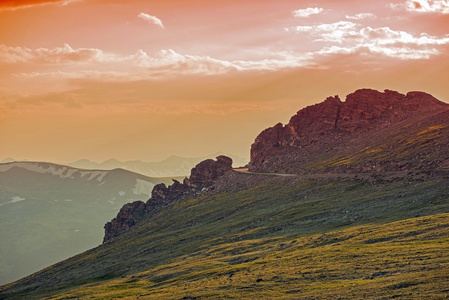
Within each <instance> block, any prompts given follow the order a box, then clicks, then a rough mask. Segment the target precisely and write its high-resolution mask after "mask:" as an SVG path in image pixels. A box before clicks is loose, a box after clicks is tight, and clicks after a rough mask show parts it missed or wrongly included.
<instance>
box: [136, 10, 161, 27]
mask: <svg viewBox="0 0 449 300" xmlns="http://www.w3.org/2000/svg"><path fill="white" fill-rule="evenodd" d="M137 17H138V18H140V19H142V20H144V21H146V22H148V23H150V24H154V25H157V26H159V27H161V28H165V26H164V24H162V21H161V19H159V18H157V17H155V16H152V15H149V14H146V13H143V12H141V13H140V14H138V15H137Z"/></svg>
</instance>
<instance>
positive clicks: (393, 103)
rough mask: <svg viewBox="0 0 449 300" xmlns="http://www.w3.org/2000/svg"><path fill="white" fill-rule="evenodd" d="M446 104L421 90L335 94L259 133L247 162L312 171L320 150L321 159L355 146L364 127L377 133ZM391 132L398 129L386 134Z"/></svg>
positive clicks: (259, 167)
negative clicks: (405, 93) (404, 92)
mask: <svg viewBox="0 0 449 300" xmlns="http://www.w3.org/2000/svg"><path fill="white" fill-rule="evenodd" d="M448 107H449V105H447V104H446V103H443V102H441V101H439V100H437V99H436V98H434V97H433V96H431V95H429V94H426V93H423V92H409V93H408V94H407V95H404V94H400V93H398V92H395V91H390V90H385V91H384V92H383V93H382V92H378V91H376V90H371V89H361V90H357V91H355V92H354V93H352V94H350V95H348V96H347V97H346V101H345V102H342V101H341V100H340V99H339V97H338V96H334V97H329V98H327V99H326V100H325V101H324V102H322V103H319V104H316V105H312V106H309V107H306V108H304V109H302V110H300V111H298V112H297V114H296V115H294V116H293V117H292V118H291V119H290V121H289V123H288V124H286V125H285V126H283V125H282V124H280V123H279V124H276V125H275V126H274V127H271V128H268V129H266V130H264V131H263V132H262V133H260V134H259V136H258V137H257V138H256V140H255V142H254V143H253V145H252V146H251V161H250V163H249V167H250V170H252V171H259V172H280V171H287V170H288V171H289V172H295V173H310V172H314V171H317V169H316V168H315V170H313V168H312V167H307V166H306V165H308V164H310V163H313V161H314V160H316V159H317V158H318V156H320V155H321V157H320V159H325V158H327V157H330V156H333V155H335V154H341V155H344V153H350V152H351V151H358V149H356V148H357V146H359V145H356V146H354V144H357V142H358V143H359V144H360V145H361V144H366V143H364V142H363V140H367V137H368V136H367V134H368V135H369V132H373V133H375V132H380V131H382V130H385V129H386V128H389V127H391V126H393V125H395V124H399V123H400V122H404V121H405V120H408V119H413V120H416V121H417V122H418V121H419V120H418V119H419V118H422V117H425V116H430V115H437V114H440V113H444V112H445V111H447V110H448V109H449V108H448ZM395 130H396V131H395ZM395 132H396V133H397V132H398V129H397V128H395V129H393V130H392V131H390V132H388V130H386V131H385V134H386V135H389V134H390V133H395ZM362 135H364V137H362ZM372 142H374V143H376V142H377V141H376V140H373V141H372ZM345 147H346V148H348V147H349V148H350V149H349V148H348V149H347V150H345ZM321 171H322V169H321Z"/></svg>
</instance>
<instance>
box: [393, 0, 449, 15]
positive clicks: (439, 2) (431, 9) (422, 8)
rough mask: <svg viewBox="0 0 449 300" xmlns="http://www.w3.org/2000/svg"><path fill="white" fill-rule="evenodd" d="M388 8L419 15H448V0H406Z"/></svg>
mask: <svg viewBox="0 0 449 300" xmlns="http://www.w3.org/2000/svg"><path fill="white" fill-rule="evenodd" d="M390 7H392V8H394V9H406V10H407V11H411V12H419V13H438V14H449V1H448V0H407V1H405V2H404V3H400V4H390Z"/></svg>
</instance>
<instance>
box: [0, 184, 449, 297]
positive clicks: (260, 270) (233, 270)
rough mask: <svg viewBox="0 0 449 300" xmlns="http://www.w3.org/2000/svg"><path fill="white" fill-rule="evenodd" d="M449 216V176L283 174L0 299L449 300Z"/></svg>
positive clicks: (155, 219)
mask: <svg viewBox="0 0 449 300" xmlns="http://www.w3.org/2000/svg"><path fill="white" fill-rule="evenodd" d="M240 176H245V175H240ZM448 212H449V181H448V180H445V179H438V180H437V179H435V180H429V181H425V182H408V181H397V182H383V183H377V184H376V183H375V184H372V183H368V182H364V181H357V180H347V181H317V182H315V181H299V180H298V179H295V178H290V179H278V178H276V179H273V180H272V181H271V182H268V183H266V184H263V185H261V186H258V187H255V188H251V189H247V190H244V191H240V192H229V193H223V194H216V195H209V196H203V197H200V198H195V199H188V200H185V201H182V202H179V203H176V204H175V205H172V206H169V207H166V208H164V209H162V210H161V211H159V212H158V213H157V214H155V215H153V216H152V217H151V218H149V219H148V220H146V221H145V222H142V223H141V224H140V225H138V226H136V227H135V228H134V229H133V230H131V231H130V232H129V233H127V234H124V235H122V236H120V237H118V238H117V239H115V240H114V241H112V242H110V243H108V244H105V245H101V246H99V247H97V248H95V249H92V250H89V251H87V252H85V253H82V254H80V255H78V256H75V257H73V258H71V259H69V260H66V261H64V262H61V263H59V264H56V265H54V266H52V267H50V268H47V269H46V270H43V271H42V272H40V273H36V274H34V275H33V276H31V277H28V278H25V279H23V280H21V281H19V282H17V283H15V284H11V285H8V286H6V287H3V288H0V298H1V297H7V298H18V299H20V298H22V299H23V298H27V299H33V298H41V297H47V296H51V295H59V296H55V298H57V299H59V298H60V299H63V298H64V297H67V298H69V297H81V298H86V299H89V298H123V297H124V298H126V297H129V299H133V298H132V297H134V296H136V295H145V298H148V299H153V298H154V299H182V298H183V297H199V298H198V299H219V298H228V299H232V298H234V299H243V298H251V297H255V298H258V299H261V298H265V299H270V298H271V299H274V298H276V299H278V298H279V299H282V298H285V299H297V298H302V299H313V298H314V297H315V298H316V297H319V296H320V295H328V298H336V299H338V297H342V298H343V299H344V298H354V297H356V296H357V295H359V293H361V294H360V295H365V294H366V295H375V294H376V293H377V294H376V295H379V296H378V297H377V298H376V299H382V298H388V297H390V296H391V295H400V294H401V293H404V295H407V297H409V298H417V299H418V298H419V297H421V296H422V295H423V294H425V295H427V296H429V297H430V298H432V297H437V296H438V297H440V296H442V295H443V296H444V293H445V292H444V288H443V286H444V284H443V282H445V281H447V280H446V279H448V261H447V257H449V256H448V255H447V254H449V253H447V251H448V249H449V247H448V224H449V216H448V215H447V214H445V213H448ZM423 216H427V217H423ZM401 220H402V221H401ZM397 221H399V222H397ZM395 222H396V223H395ZM385 272H387V273H385ZM111 274H112V275H111ZM379 274H380V275H379ZM104 276H106V277H104ZM371 277H372V278H371ZM105 279H107V280H105ZM99 280H100V281H99ZM2 289H3V290H2ZM338 295H341V296H338ZM158 297H159V298H158ZM373 297H374V296H373Z"/></svg>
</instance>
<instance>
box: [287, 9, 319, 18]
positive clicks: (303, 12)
mask: <svg viewBox="0 0 449 300" xmlns="http://www.w3.org/2000/svg"><path fill="white" fill-rule="evenodd" d="M323 11H324V9H323V8H321V7H308V8H303V9H298V10H294V11H293V12H292V14H293V16H294V17H295V18H308V17H310V16H312V15H317V14H320V13H322V12H323Z"/></svg>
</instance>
